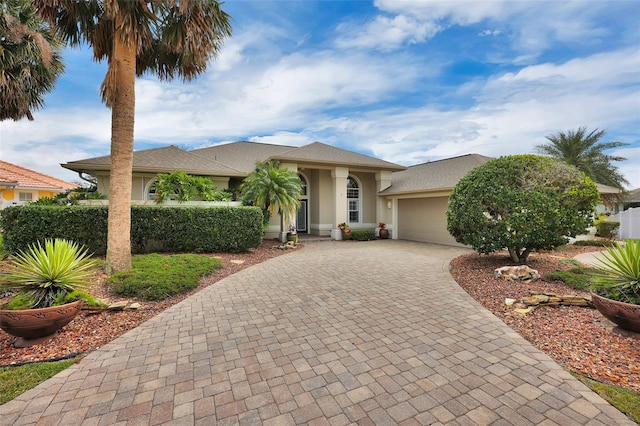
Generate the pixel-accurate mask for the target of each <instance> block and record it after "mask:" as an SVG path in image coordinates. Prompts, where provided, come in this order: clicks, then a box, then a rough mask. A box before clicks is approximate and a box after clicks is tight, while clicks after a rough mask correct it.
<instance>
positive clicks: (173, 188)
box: [155, 172, 229, 203]
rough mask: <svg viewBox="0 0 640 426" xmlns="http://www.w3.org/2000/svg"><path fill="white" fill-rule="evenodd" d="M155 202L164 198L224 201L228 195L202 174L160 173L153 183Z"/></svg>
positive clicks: (160, 201) (179, 200) (159, 201)
mask: <svg viewBox="0 0 640 426" xmlns="http://www.w3.org/2000/svg"><path fill="white" fill-rule="evenodd" d="M155 188H156V197H157V198H156V203H162V202H164V201H165V200H176V201H177V202H179V203H184V202H186V201H192V200H198V199H199V200H202V201H226V200H228V199H229V196H228V195H227V194H226V193H225V192H224V191H222V190H220V189H219V188H218V187H216V186H215V185H214V184H213V182H212V181H211V179H209V178H206V177H204V176H193V175H189V174H187V173H185V172H173V173H161V174H159V175H158V180H157V181H156V183H155Z"/></svg>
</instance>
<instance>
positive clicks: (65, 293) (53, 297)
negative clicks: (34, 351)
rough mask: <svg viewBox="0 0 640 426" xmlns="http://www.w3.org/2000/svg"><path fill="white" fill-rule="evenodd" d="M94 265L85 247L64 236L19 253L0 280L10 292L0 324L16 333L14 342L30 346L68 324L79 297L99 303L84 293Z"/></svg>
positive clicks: (90, 302)
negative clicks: (16, 338) (11, 295)
mask: <svg viewBox="0 0 640 426" xmlns="http://www.w3.org/2000/svg"><path fill="white" fill-rule="evenodd" d="M96 264H97V261H96V260H94V259H91V258H90V256H89V254H88V253H87V251H86V250H85V249H83V247H80V246H78V244H76V243H74V242H72V241H67V240H63V239H55V240H51V239H49V240H46V241H45V242H44V246H43V245H41V244H40V243H39V242H38V243H37V244H32V245H31V246H30V247H29V249H28V250H27V251H26V252H23V251H20V252H19V253H18V254H17V255H16V256H15V258H14V259H13V261H12V263H11V264H10V269H9V271H8V272H7V273H6V274H3V275H2V280H1V281H0V288H2V289H3V290H9V291H10V292H12V293H14V296H13V297H12V298H11V300H10V301H9V302H8V303H7V304H6V305H4V306H2V309H1V310H0V328H1V329H2V330H4V331H5V332H7V333H9V334H11V335H12V336H16V337H19V339H18V340H17V341H16V342H15V344H14V345H15V346H17V347H26V346H31V345H33V344H36V343H41V342H42V341H44V340H46V339H48V338H49V337H50V336H51V335H52V334H53V333H55V332H56V331H58V330H59V329H60V328H62V327H64V326H65V325H67V324H68V323H69V322H71V320H72V319H73V318H74V317H75V316H76V315H77V314H78V312H80V308H81V304H82V303H83V301H86V302H88V303H89V304H92V305H100V304H101V303H100V302H99V301H97V300H96V299H94V298H93V297H92V296H90V295H89V294H88V293H86V291H85V290H86V289H87V288H88V286H89V282H88V281H87V278H88V276H89V275H90V274H91V273H92V269H93V267H94V266H95V265H96Z"/></svg>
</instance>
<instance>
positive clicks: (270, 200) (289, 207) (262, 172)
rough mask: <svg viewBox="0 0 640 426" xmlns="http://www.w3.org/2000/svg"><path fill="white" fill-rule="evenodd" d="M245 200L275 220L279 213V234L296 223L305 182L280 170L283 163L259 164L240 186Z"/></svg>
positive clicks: (290, 173) (288, 172)
mask: <svg viewBox="0 0 640 426" xmlns="http://www.w3.org/2000/svg"><path fill="white" fill-rule="evenodd" d="M240 190H241V193H242V199H243V200H244V201H245V202H248V203H251V204H253V205H255V206H259V207H262V209H263V210H265V211H267V212H269V215H271V216H273V215H274V214H276V213H280V215H281V219H282V220H281V222H280V230H281V231H282V230H283V226H285V225H286V226H287V227H288V226H289V225H290V224H292V223H293V220H294V217H295V214H296V209H297V208H298V207H299V206H300V195H302V182H301V181H300V178H299V177H298V173H296V172H294V171H291V170H288V169H286V168H284V167H280V163H279V162H278V161H275V160H271V161H268V162H265V163H260V162H258V163H257V164H256V169H255V170H254V171H253V172H251V173H249V174H248V175H247V177H246V178H245V179H244V181H243V182H242V185H241V186H240Z"/></svg>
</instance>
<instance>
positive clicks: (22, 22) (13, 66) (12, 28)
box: [0, 0, 64, 121]
mask: <svg viewBox="0 0 640 426" xmlns="http://www.w3.org/2000/svg"><path fill="white" fill-rule="evenodd" d="M61 46H62V43H61V42H60V40H59V39H58V38H56V36H55V34H54V32H53V31H52V30H51V29H50V28H49V27H48V26H47V25H45V23H44V22H43V21H42V20H41V19H40V18H39V17H38V16H37V15H36V14H35V9H34V8H33V6H32V5H31V2H30V1H29V0H2V1H0V121H3V120H7V119H12V120H19V119H21V118H24V117H27V118H28V119H29V120H33V115H32V113H31V110H33V109H38V108H40V107H42V106H43V105H44V99H43V96H44V95H45V94H46V93H48V92H50V91H51V90H52V89H53V86H54V84H55V82H56V80H57V78H58V76H59V75H60V74H62V71H63V70H64V65H63V64H62V61H61V59H60V49H61Z"/></svg>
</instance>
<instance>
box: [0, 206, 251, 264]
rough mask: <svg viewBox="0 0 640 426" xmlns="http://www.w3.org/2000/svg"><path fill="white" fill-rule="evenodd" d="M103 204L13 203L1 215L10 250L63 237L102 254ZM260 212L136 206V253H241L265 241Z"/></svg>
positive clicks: (133, 226) (133, 211)
mask: <svg viewBox="0 0 640 426" xmlns="http://www.w3.org/2000/svg"><path fill="white" fill-rule="evenodd" d="M107 213H108V208H107V207H104V206H14V207H9V208H6V209H4V210H3V211H2V216H0V228H2V229H4V244H5V248H6V250H7V251H8V252H9V253H16V252H18V251H19V250H25V249H27V248H28V246H29V245H30V244H32V243H35V242H38V241H44V240H45V239H47V238H64V239H68V240H73V241H77V242H78V243H79V244H82V245H85V246H86V247H87V248H88V250H89V251H90V252H93V253H96V254H103V253H105V252H106V247H107ZM262 219H263V217H262V212H261V211H260V209H259V208H257V207H226V206H224V207H218V206H216V207H202V206H197V207H193V206H186V207H183V206H176V207H164V206H163V207H160V206H133V207H132V208H131V246H132V250H133V252H134V253H143V252H151V251H167V252H184V251H189V252H197V253H214V252H243V251H246V250H247V249H248V248H250V247H257V246H259V245H260V243H261V242H262V235H263V233H262Z"/></svg>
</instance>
